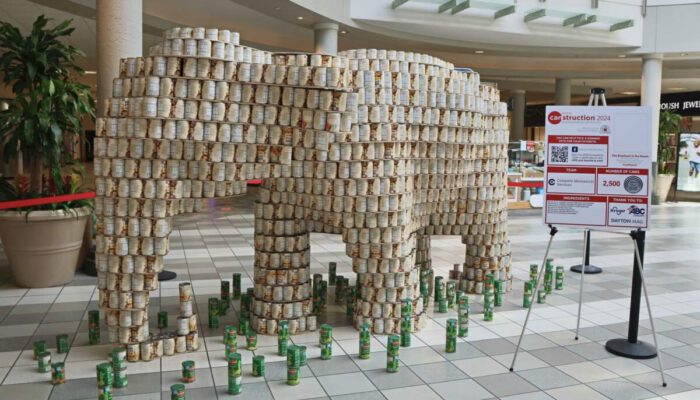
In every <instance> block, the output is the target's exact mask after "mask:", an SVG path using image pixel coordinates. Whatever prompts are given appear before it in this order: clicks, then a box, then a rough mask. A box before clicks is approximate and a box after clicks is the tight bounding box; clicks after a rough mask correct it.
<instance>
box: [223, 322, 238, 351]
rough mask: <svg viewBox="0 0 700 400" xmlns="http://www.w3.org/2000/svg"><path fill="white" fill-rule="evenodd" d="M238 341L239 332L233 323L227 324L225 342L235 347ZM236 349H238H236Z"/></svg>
mask: <svg viewBox="0 0 700 400" xmlns="http://www.w3.org/2000/svg"><path fill="white" fill-rule="evenodd" d="M237 343H238V332H236V328H235V327H234V326H233V325H226V326H225V327H224V344H229V345H231V346H233V347H234V348H235V346H236V345H237ZM234 351H236V350H235V349H234Z"/></svg>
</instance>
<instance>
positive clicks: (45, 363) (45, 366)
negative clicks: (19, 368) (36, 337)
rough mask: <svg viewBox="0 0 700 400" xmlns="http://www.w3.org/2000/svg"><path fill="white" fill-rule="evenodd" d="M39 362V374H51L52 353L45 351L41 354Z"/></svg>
mask: <svg viewBox="0 0 700 400" xmlns="http://www.w3.org/2000/svg"><path fill="white" fill-rule="evenodd" d="M37 360H38V365H37V371H39V372H51V353H50V352H48V351H45V352H43V353H40V354H39V357H38V358H37Z"/></svg>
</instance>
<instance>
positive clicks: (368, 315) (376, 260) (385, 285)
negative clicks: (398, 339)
mask: <svg viewBox="0 0 700 400" xmlns="http://www.w3.org/2000/svg"><path fill="white" fill-rule="evenodd" d="M367 231H368V232H367V233H368V235H365V234H360V235H359V236H358V238H359V243H348V246H347V253H348V255H349V256H350V257H352V264H353V270H354V271H355V272H356V273H357V279H358V282H359V284H358V287H359V292H358V299H357V304H356V307H355V321H354V322H355V325H356V326H357V327H359V326H360V325H361V324H363V323H367V324H369V325H370V326H371V329H372V331H373V332H374V333H379V334H382V333H384V334H393V333H398V332H400V329H401V301H402V300H404V299H410V300H411V302H412V304H413V307H412V319H411V321H412V329H413V330H417V329H420V328H421V327H422V326H423V325H424V323H425V314H424V313H423V302H422V300H421V298H420V291H419V272H418V268H416V264H415V259H416V254H415V241H416V236H415V235H409V237H408V238H406V239H402V237H404V231H405V229H404V228H403V227H394V228H371V229H368V230H367ZM366 236H368V239H369V240H364V239H365V238H366ZM365 242H366V243H365Z"/></svg>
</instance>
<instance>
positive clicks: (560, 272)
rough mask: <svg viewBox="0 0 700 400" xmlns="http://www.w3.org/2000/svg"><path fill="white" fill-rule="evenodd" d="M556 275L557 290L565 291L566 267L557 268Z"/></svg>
mask: <svg viewBox="0 0 700 400" xmlns="http://www.w3.org/2000/svg"><path fill="white" fill-rule="evenodd" d="M556 273H557V275H556V287H555V289H556V290H564V267H562V266H558V267H557V272H556Z"/></svg>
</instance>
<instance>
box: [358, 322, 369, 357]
mask: <svg viewBox="0 0 700 400" xmlns="http://www.w3.org/2000/svg"><path fill="white" fill-rule="evenodd" d="M371 335H372V334H371V333H370V326H369V324H362V325H360V343H359V350H360V359H361V360H368V359H369V356H370V354H371V344H372V336H371Z"/></svg>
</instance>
